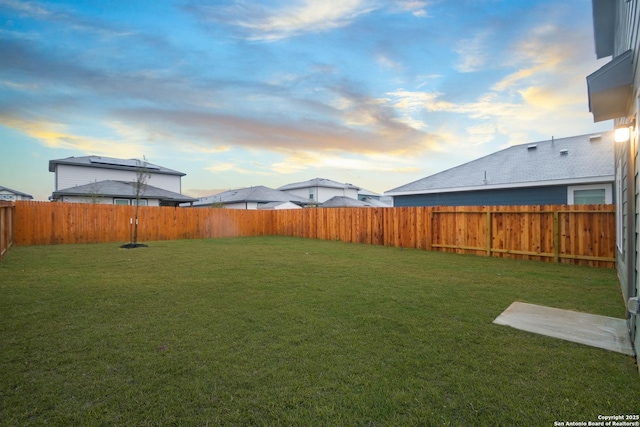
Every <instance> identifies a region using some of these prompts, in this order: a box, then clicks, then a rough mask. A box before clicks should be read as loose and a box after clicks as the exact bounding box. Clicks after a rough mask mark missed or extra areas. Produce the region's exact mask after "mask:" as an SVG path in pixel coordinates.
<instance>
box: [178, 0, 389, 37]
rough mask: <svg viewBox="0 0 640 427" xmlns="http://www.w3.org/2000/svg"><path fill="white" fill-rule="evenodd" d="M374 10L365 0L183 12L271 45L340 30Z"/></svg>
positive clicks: (304, 0) (303, 0)
mask: <svg viewBox="0 0 640 427" xmlns="http://www.w3.org/2000/svg"><path fill="white" fill-rule="evenodd" d="M377 8H379V6H377V5H375V2H371V1H365V0H324V1H315V0H298V1H294V2H284V4H283V5H280V6H271V7H269V6H265V5H261V4H259V3H257V2H252V3H249V2H246V1H236V2H235V4H234V5H233V6H227V7H221V6H218V5H214V6H206V5H202V4H198V3H193V4H191V5H190V6H188V7H187V8H186V9H187V10H189V11H192V12H193V13H194V14H196V15H197V16H199V17H200V18H203V17H204V19H205V20H206V21H215V22H220V23H224V24H227V25H231V26H233V27H236V28H238V29H240V30H241V31H242V32H243V34H244V35H245V37H246V38H247V39H250V40H256V41H265V42H274V41H278V40H282V39H285V38H290V37H296V36H299V35H301V34H304V33H319V32H324V31H328V30H332V29H335V28H340V27H344V26H347V25H349V24H350V23H351V22H352V21H353V20H355V19H356V18H357V17H359V16H361V15H364V14H367V13H369V12H371V11H373V10H376V9H377Z"/></svg>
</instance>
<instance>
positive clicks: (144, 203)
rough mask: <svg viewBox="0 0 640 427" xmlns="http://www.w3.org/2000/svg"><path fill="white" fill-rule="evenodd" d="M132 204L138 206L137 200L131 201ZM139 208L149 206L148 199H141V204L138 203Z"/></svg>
mask: <svg viewBox="0 0 640 427" xmlns="http://www.w3.org/2000/svg"><path fill="white" fill-rule="evenodd" d="M131 204H132V205H133V206H135V205H136V199H133V200H131ZM138 206H147V199H140V202H139V203H138Z"/></svg>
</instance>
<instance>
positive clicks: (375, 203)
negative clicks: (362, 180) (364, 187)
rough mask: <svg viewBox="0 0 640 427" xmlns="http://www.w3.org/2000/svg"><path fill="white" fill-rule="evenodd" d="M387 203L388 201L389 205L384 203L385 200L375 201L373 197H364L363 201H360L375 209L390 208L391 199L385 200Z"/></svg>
mask: <svg viewBox="0 0 640 427" xmlns="http://www.w3.org/2000/svg"><path fill="white" fill-rule="evenodd" d="M386 199H387V200H388V201H390V202H391V203H386V202H385V200H382V199H377V198H375V197H368V196H367V197H365V198H364V200H362V201H363V202H365V203H369V204H370V205H371V206H372V207H376V208H389V207H391V204H392V203H393V199H391V198H390V197H387V198H386Z"/></svg>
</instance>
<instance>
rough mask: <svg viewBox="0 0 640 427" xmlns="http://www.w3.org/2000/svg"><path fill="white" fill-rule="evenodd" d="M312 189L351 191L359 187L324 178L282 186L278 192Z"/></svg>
mask: <svg viewBox="0 0 640 427" xmlns="http://www.w3.org/2000/svg"><path fill="white" fill-rule="evenodd" d="M313 187H326V188H346V189H353V190H360V187H357V186H355V185H353V184H349V183H346V184H343V183H341V182H337V181H333V180H331V179H326V178H313V179H310V180H309V181H303V182H294V183H293V184H287V185H283V186H282V187H279V188H278V190H281V191H287V190H295V189H298V188H313Z"/></svg>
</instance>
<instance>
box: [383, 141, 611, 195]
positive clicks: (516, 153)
mask: <svg viewBox="0 0 640 427" xmlns="http://www.w3.org/2000/svg"><path fill="white" fill-rule="evenodd" d="M613 149H614V144H613V132H604V133H599V134H588V135H580V136H573V137H569V138H557V139H555V138H552V139H551V140H548V141H540V142H534V143H529V144H522V145H514V146H512V147H509V148H506V149H504V150H501V151H498V152H496V153H493V154H490V155H488V156H485V157H481V158H479V159H476V160H473V161H471V162H468V163H465V164H462V165H460V166H456V167H454V168H451V169H447V170H445V171H442V172H439V173H437V174H435V175H431V176H428V177H426V178H423V179H420V180H418V181H415V182H411V183H409V184H406V185H403V186H401V187H398V188H394V189H393V190H389V191H387V192H385V195H386V196H391V197H393V205H394V206H500V205H556V204H569V205H573V204H603V203H613V199H614V196H613V182H614V165H613Z"/></svg>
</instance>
